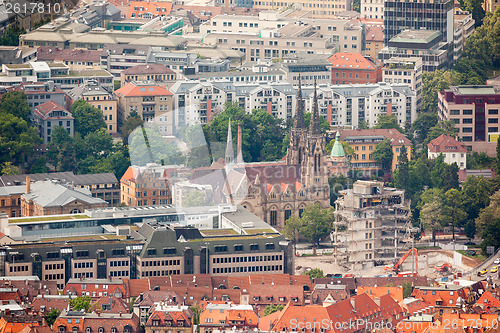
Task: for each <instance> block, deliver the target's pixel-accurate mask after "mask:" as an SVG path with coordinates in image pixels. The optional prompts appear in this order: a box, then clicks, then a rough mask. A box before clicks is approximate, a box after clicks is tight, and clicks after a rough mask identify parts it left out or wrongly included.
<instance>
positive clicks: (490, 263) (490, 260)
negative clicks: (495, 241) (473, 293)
mask: <svg viewBox="0 0 500 333" xmlns="http://www.w3.org/2000/svg"><path fill="white" fill-rule="evenodd" d="M498 258H500V253H497V254H496V255H495V256H492V257H491V258H488V259H487V260H486V261H485V262H484V263H483V264H481V266H480V270H484V269H486V270H488V273H486V274H485V275H482V276H477V271H476V270H474V271H472V272H471V280H473V281H480V280H484V279H486V278H488V277H491V278H492V279H493V283H496V284H497V285H499V284H500V277H499V272H496V273H491V269H492V268H493V267H494V266H498V267H499V268H500V264H495V263H494V261H495V259H498Z"/></svg>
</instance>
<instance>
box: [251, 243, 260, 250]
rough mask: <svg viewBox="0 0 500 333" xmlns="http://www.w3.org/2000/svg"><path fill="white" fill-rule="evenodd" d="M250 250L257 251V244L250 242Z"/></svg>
mask: <svg viewBox="0 0 500 333" xmlns="http://www.w3.org/2000/svg"><path fill="white" fill-rule="evenodd" d="M250 251H259V244H250Z"/></svg>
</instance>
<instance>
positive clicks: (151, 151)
mask: <svg viewBox="0 0 500 333" xmlns="http://www.w3.org/2000/svg"><path fill="white" fill-rule="evenodd" d="M130 137H131V140H130V145H129V148H130V160H131V162H132V164H134V165H146V164H147V163H158V164H161V165H173V164H181V163H182V162H183V157H182V154H181V151H180V150H179V147H178V146H177V144H176V143H175V142H171V141H166V140H165V139H164V138H163V137H162V136H161V134H160V132H159V130H158V127H157V126H155V125H153V126H141V127H140V128H137V130H135V131H134V132H133V133H132V134H131V136H130Z"/></svg>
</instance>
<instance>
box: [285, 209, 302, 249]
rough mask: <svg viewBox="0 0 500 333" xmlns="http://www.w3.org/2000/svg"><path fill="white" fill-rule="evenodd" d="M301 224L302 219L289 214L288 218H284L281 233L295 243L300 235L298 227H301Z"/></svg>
mask: <svg viewBox="0 0 500 333" xmlns="http://www.w3.org/2000/svg"><path fill="white" fill-rule="evenodd" d="M302 224H303V223H302V219H301V218H299V217H297V216H291V217H290V218H289V219H288V220H286V224H285V228H284V229H283V234H284V235H285V236H286V237H288V238H289V239H290V240H291V241H292V243H293V244H295V242H296V241H297V238H298V237H299V235H300V228H301V227H302Z"/></svg>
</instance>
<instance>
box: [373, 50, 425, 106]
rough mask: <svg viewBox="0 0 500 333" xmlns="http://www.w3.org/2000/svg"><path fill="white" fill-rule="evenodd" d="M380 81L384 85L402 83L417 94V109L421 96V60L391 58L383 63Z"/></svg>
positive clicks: (414, 58) (415, 58)
mask: <svg viewBox="0 0 500 333" xmlns="http://www.w3.org/2000/svg"><path fill="white" fill-rule="evenodd" d="M382 81H384V82H386V83H404V84H407V85H409V86H410V87H411V88H412V89H413V90H415V93H416V94H417V107H419V106H420V102H421V101H420V97H421V95H422V58H418V57H404V58H403V57H393V58H390V59H388V60H386V61H385V66H384V68H383V70H382Z"/></svg>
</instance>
